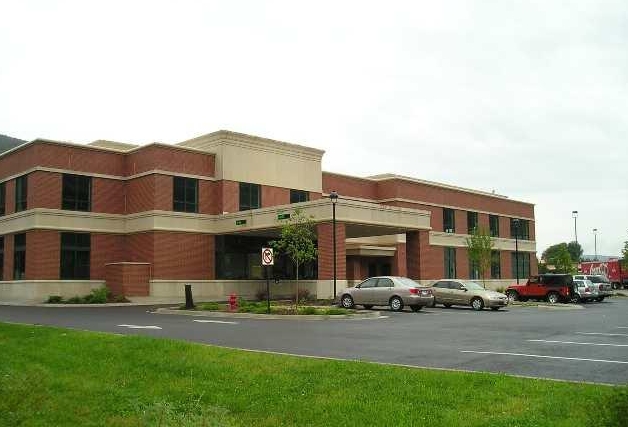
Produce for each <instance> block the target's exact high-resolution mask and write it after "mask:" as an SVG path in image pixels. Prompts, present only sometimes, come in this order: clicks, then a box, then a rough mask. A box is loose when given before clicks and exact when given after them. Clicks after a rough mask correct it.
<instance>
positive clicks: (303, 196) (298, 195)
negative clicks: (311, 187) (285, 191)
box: [290, 190, 310, 203]
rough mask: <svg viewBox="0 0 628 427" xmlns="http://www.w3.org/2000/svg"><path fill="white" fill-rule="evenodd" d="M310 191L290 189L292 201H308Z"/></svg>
mask: <svg viewBox="0 0 628 427" xmlns="http://www.w3.org/2000/svg"><path fill="white" fill-rule="evenodd" d="M309 200H310V193H309V192H307V191H302V190H290V203H301V202H308V201H309Z"/></svg>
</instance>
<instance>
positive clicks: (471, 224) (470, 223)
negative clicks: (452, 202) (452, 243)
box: [443, 208, 530, 240]
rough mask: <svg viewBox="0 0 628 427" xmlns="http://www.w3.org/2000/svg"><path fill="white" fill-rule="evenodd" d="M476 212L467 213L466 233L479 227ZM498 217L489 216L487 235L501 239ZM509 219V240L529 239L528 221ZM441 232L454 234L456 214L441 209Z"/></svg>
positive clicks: (453, 211) (452, 211) (446, 209)
mask: <svg viewBox="0 0 628 427" xmlns="http://www.w3.org/2000/svg"><path fill="white" fill-rule="evenodd" d="M478 217H479V214H478V212H473V211H467V232H468V233H469V234H471V233H473V230H476V229H477V228H478V226H479V221H478ZM499 218H500V217H499V215H492V214H489V216H488V223H489V230H488V231H489V233H490V236H491V237H502V236H500V232H499ZM509 219H510V235H509V237H510V238H511V239H514V238H515V237H516V238H518V239H523V240H529V239H530V221H528V220H527V219H519V218H509ZM443 231H444V232H445V233H455V232H456V212H455V210H454V209H451V208H443Z"/></svg>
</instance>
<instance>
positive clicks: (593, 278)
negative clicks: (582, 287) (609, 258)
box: [589, 276, 609, 283]
mask: <svg viewBox="0 0 628 427" xmlns="http://www.w3.org/2000/svg"><path fill="white" fill-rule="evenodd" d="M589 280H590V281H592V282H593V283H609V282H608V279H607V278H606V277H604V276H589Z"/></svg>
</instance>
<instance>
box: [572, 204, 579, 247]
mask: <svg viewBox="0 0 628 427" xmlns="http://www.w3.org/2000/svg"><path fill="white" fill-rule="evenodd" d="M571 216H572V217H573V235H574V237H575V238H576V243H578V226H577V224H578V211H571Z"/></svg>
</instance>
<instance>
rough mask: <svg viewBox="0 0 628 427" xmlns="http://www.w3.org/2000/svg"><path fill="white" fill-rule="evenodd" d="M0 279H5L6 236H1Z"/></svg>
mask: <svg viewBox="0 0 628 427" xmlns="http://www.w3.org/2000/svg"><path fill="white" fill-rule="evenodd" d="M0 280H4V236H0Z"/></svg>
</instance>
